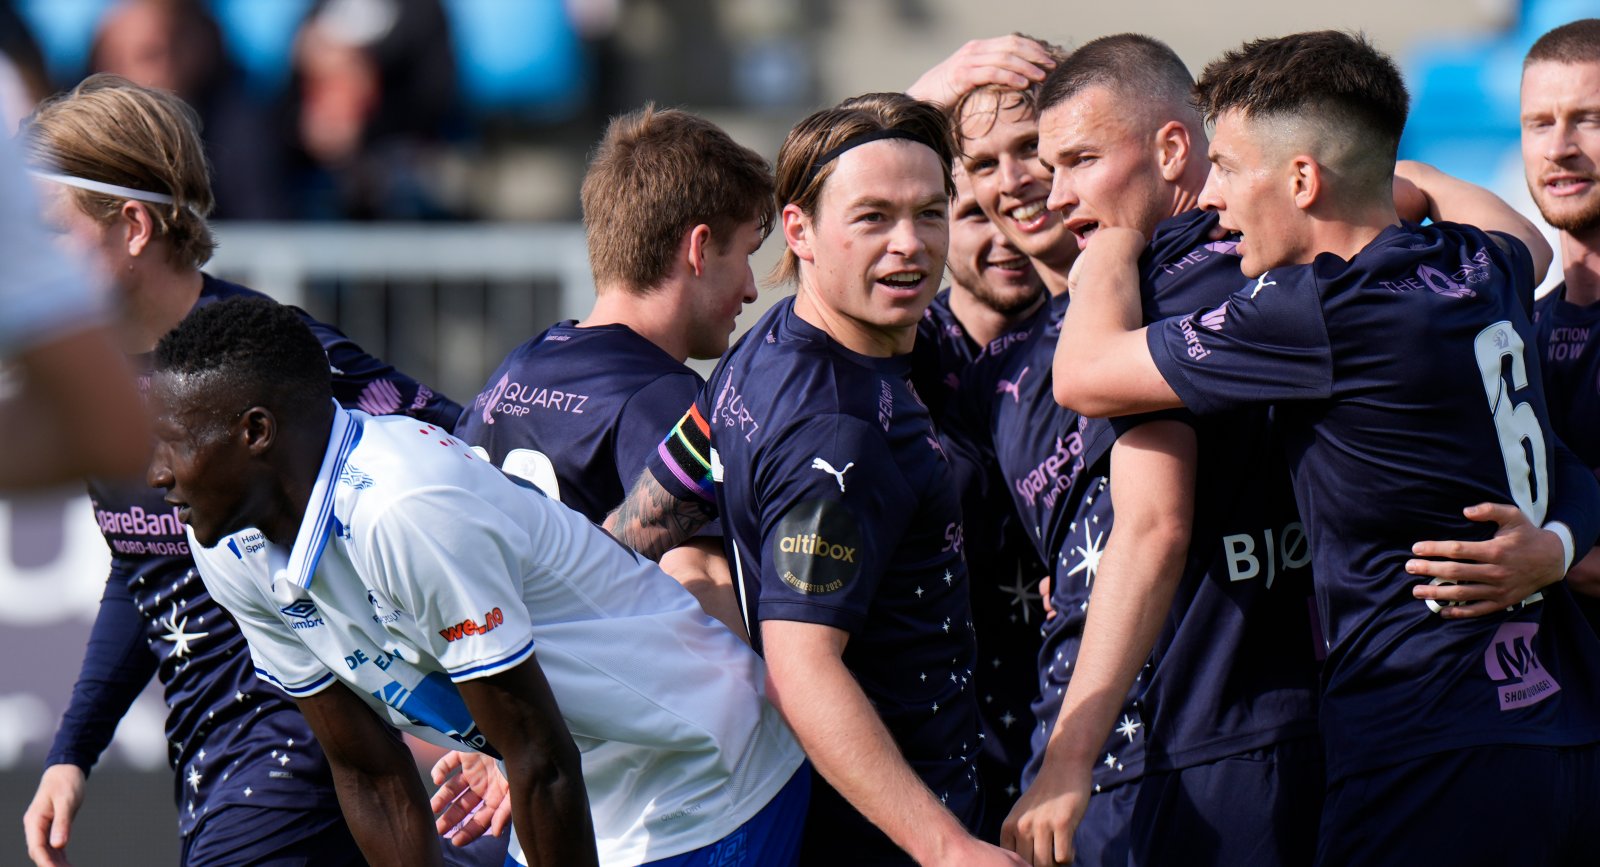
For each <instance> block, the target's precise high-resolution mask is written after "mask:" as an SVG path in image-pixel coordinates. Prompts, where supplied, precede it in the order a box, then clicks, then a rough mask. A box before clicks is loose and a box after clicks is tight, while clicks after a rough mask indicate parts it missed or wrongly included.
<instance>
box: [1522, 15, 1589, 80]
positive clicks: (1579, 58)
mask: <svg viewBox="0 0 1600 867" xmlns="http://www.w3.org/2000/svg"><path fill="white" fill-rule="evenodd" d="M1597 61H1600V18H1580V19H1578V20H1577V21H1573V22H1571V23H1570V24H1563V25H1561V26H1560V27H1557V28H1556V29H1554V30H1552V31H1550V32H1549V33H1546V34H1545V35H1543V36H1541V37H1539V40H1538V41H1537V42H1535V43H1533V47H1532V48H1529V49H1528V56H1527V57H1526V58H1525V59H1524V60H1523V61H1522V68H1523V69H1527V68H1528V67H1529V66H1531V65H1533V64H1535V63H1595V62H1597Z"/></svg>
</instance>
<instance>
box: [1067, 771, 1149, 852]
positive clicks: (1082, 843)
mask: <svg viewBox="0 0 1600 867" xmlns="http://www.w3.org/2000/svg"><path fill="white" fill-rule="evenodd" d="M1138 795H1139V781H1138V780H1134V781H1132V782H1129V783H1124V784H1122V785H1120V786H1117V787H1116V788H1114V789H1112V790H1111V791H1109V792H1098V793H1096V794H1093V795H1090V796H1089V807H1088V809H1086V810H1084V811H1083V821H1081V822H1079V823H1078V831H1077V833H1075V834H1073V835H1072V850H1073V852H1074V853H1076V854H1075V855H1074V857H1073V859H1072V863H1073V864H1074V865H1077V867H1127V865H1128V823H1129V820H1131V819H1132V818H1133V804H1134V800H1135V799H1136V798H1137V797H1138Z"/></svg>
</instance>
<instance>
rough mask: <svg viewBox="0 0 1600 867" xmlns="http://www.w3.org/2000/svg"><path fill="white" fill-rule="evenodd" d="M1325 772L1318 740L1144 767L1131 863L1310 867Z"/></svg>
mask: <svg viewBox="0 0 1600 867" xmlns="http://www.w3.org/2000/svg"><path fill="white" fill-rule="evenodd" d="M1323 768H1324V762H1323V753H1322V742H1321V740H1320V739H1319V738H1317V737H1314V736H1313V737H1301V738H1295V739H1293V740H1288V741H1283V742H1280V743H1276V744H1273V745H1271V746H1269V747H1264V748H1262V749H1259V750H1250V751H1247V752H1243V753H1240V754H1238V755H1233V756H1227V757H1225V758H1221V759H1218V760H1216V761H1214V762H1206V763H1205V764H1200V765H1194V766H1192V767H1187V768H1182V769H1179V770H1175V771H1155V772H1152V771H1150V770H1149V769H1148V768H1147V769H1146V770H1145V775H1144V780H1143V781H1142V782H1141V784H1140V786H1139V797H1138V800H1137V801H1136V803H1135V804H1134V808H1133V819H1132V822H1131V823H1130V830H1131V837H1132V840H1133V843H1132V846H1131V852H1130V858H1129V863H1130V864H1131V865H1134V867H1167V865H1184V867H1205V865H1218V867H1306V865H1310V864H1311V863H1312V858H1313V857H1314V856H1315V854H1316V851H1317V828H1318V824H1319V822H1320V820H1321V814H1322V805H1323V793H1324V791H1325V789H1326V782H1325V780H1326V774H1325V773H1324V770H1323ZM1339 863H1343V864H1366V863H1368V862H1365V861H1362V860H1359V859H1358V860H1352V861H1347V862H1339ZM1416 863H1418V864H1422V863H1434V862H1416Z"/></svg>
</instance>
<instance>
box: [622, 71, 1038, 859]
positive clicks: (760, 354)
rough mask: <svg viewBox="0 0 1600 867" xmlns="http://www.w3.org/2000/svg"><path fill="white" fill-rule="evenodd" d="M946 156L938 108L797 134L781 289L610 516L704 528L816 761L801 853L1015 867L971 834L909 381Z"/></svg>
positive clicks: (935, 459)
mask: <svg viewBox="0 0 1600 867" xmlns="http://www.w3.org/2000/svg"><path fill="white" fill-rule="evenodd" d="M950 154H951V150H950V140H949V132H948V128H947V126H946V123H945V120H944V118H943V116H942V115H941V114H940V113H939V110H938V109H937V108H935V107H934V106H931V105H929V104H927V103H922V102H918V101H916V100H913V99H910V98H908V97H906V96H903V95H900V94H870V95H868V96H864V97H858V98H855V99H852V100H848V101H846V102H845V103H842V104H841V105H839V106H837V107H835V108H832V109H826V110H823V111H820V112H817V113H815V114H813V115H811V116H810V117H808V118H806V119H805V120H803V121H801V122H800V123H799V124H798V125H796V126H795V128H794V129H793V130H792V131H791V132H790V134H789V136H788V138H787V139H786V140H785V142H784V145H783V147H782V149H781V150H780V151H779V155H778V168H777V177H778V200H779V201H780V202H783V203H784V204H783V207H782V209H781V220H782V227H783V233H784V240H785V242H786V244H787V245H788V250H787V251H786V252H785V255H784V259H783V261H782V263H781V264H780V266H779V270H778V272H777V275H778V277H779V278H780V279H783V280H793V281H795V283H796V285H797V291H796V295H795V296H794V298H793V299H791V300H785V301H783V302H780V303H779V304H778V305H776V306H775V307H774V308H773V309H772V310H771V311H770V312H769V313H768V314H767V315H766V316H764V317H763V318H762V319H761V321H760V322H758V323H757V324H756V326H755V327H754V328H752V329H751V331H750V332H749V333H748V334H746V335H745V337H744V338H743V339H741V340H740V342H739V344H738V345H737V346H735V347H734V348H733V350H731V351H730V352H729V354H728V355H727V356H726V357H724V359H723V361H722V363H721V364H720V365H718V367H717V370H716V372H715V373H714V374H713V375H712V377H711V380H710V382H709V383H708V384H707V386H706V388H705V390H703V391H702V392H701V396H700V398H699V400H697V401H696V403H695V406H694V408H693V409H692V410H691V412H690V413H689V414H688V415H687V416H686V417H685V418H684V420H682V421H681V422H680V423H679V428H678V430H677V432H676V433H675V435H674V436H673V437H671V438H669V439H668V440H667V441H666V442H665V443H663V445H662V447H661V450H660V451H659V452H658V460H656V461H652V464H651V467H650V472H648V473H646V474H645V475H643V476H641V478H640V480H639V482H638V483H637V484H636V485H635V487H634V489H633V490H632V491H631V492H630V494H629V498H628V500H627V501H626V502H625V503H624V504H623V506H622V507H621V508H620V509H619V510H618V511H617V512H616V513H614V514H613V515H612V516H611V518H609V519H608V526H609V527H611V528H614V531H615V532H617V533H618V534H619V538H621V539H622V540H623V541H625V542H627V543H628V544H630V545H632V546H633V547H636V548H640V549H642V550H645V551H646V552H647V553H655V552H658V551H659V550H660V549H661V548H662V547H666V546H670V544H674V543H675V542H676V541H677V539H678V538H681V537H682V536H684V535H687V533H688V532H692V530H693V529H694V525H695V524H696V522H697V521H698V520H703V519H704V516H705V515H706V514H708V513H709V512H710V511H711V510H712V509H713V508H714V509H715V510H716V511H717V512H720V514H721V515H722V517H723V521H724V524H723V530H724V532H725V533H726V534H727V536H726V538H727V541H728V549H729V551H730V553H731V555H732V559H733V560H734V563H735V568H736V570H737V574H738V577H739V582H738V584H737V586H738V587H739V588H740V590H741V594H742V595H741V599H740V601H741V604H742V605H743V606H744V611H745V614H746V618H747V620H748V622H749V624H750V627H751V628H750V632H751V637H752V639H753V640H754V642H755V645H756V646H757V647H758V648H759V649H761V650H762V652H763V655H764V656H765V657H766V660H767V666H768V680H769V684H770V694H771V697H772V700H773V701H774V703H776V704H777V705H778V707H779V709H780V710H781V711H782V712H783V714H784V717H785V719H787V720H788V722H789V724H790V725H791V726H792V727H793V728H794V730H795V734H796V735H797V736H798V737H799V739H800V742H801V744H802V746H804V747H805V749H806V753H807V755H808V756H809V757H810V759H811V762H812V765H813V767H814V768H815V769H816V770H817V772H818V779H817V780H816V781H815V782H816V787H815V789H814V790H813V795H812V800H811V812H810V816H809V818H808V820H807V826H806V841H805V849H804V851H803V856H802V857H803V860H804V861H805V862H806V863H813V864H820V863H835V864H838V863H849V864H904V863H909V862H910V861H911V860H913V859H914V860H916V861H917V862H919V863H924V864H1015V863H1018V862H1017V860H1016V859H1015V857H1014V856H1012V855H1011V854H1010V853H1007V852H1004V851H1003V850H1001V849H998V848H996V847H993V846H989V845H987V844H984V843H982V842H980V841H978V840H977V839H976V838H974V837H973V836H972V831H973V830H974V829H976V827H977V823H978V820H979V817H980V815H981V810H982V803H981V793H980V791H979V786H978V782H977V777H976V770H975V768H974V767H973V757H974V754H975V752H976V750H977V749H978V747H979V737H978V736H979V731H978V722H977V708H976V703H975V701H974V699H973V692H972V676H973V670H972V669H973V666H974V664H975V659H974V645H973V637H972V623H971V618H970V611H971V608H970V603H969V601H968V589H967V585H968V579H967V571H966V565H965V563H964V560H963V557H962V549H963V540H962V522H961V515H960V507H959V503H958V500H957V496H958V492H957V491H956V489H955V484H954V480H953V478H952V471H951V468H950V464H949V462H948V460H947V458H946V457H945V454H944V450H943V446H942V444H941V443H940V441H939V439H938V436H937V434H936V433H935V430H934V428H933V426H932V423H931V420H930V418H929V416H928V413H927V410H926V408H925V407H924V406H923V405H922V403H921V402H920V401H919V400H917V398H916V397H915V395H914V394H913V393H912V391H911V388H910V386H909V385H908V379H907V377H908V375H909V373H910V369H909V367H910V366H909V356H908V353H909V352H910V350H911V348H912V343H913V341H914V338H915V334H916V326H917V322H918V320H919V319H920V318H921V316H922V312H923V310H924V309H926V307H927V305H928V302H929V300H930V299H931V298H932V297H933V294H934V291H935V290H936V288H937V280H938V275H939V273H940V271H941V269H942V268H943V265H944V259H945V255H946V249H947V243H948V231H949V229H948V220H947V209H948V204H949V197H950V194H951V192H952V190H951V182H950V176H949V165H950ZM696 501H698V504H696ZM713 502H714V506H713V505H711V504H712V503H713Z"/></svg>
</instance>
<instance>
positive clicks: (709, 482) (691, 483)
mask: <svg viewBox="0 0 1600 867" xmlns="http://www.w3.org/2000/svg"><path fill="white" fill-rule="evenodd" d="M656 451H657V453H658V454H659V455H660V457H661V462H662V463H663V464H665V465H666V467H667V469H668V470H669V471H671V473H672V475H673V477H674V478H676V479H677V480H678V481H679V482H680V483H681V484H682V485H683V486H684V487H685V488H687V489H689V490H690V491H691V492H693V493H694V494H696V495H697V496H699V497H700V498H701V499H703V500H705V501H706V502H708V503H709V502H714V501H715V500H716V496H717V495H716V487H715V482H716V478H715V477H716V475H719V474H718V473H715V472H714V469H716V468H715V467H714V465H715V463H716V452H715V450H713V449H712V448H711V426H710V425H709V424H707V423H706V420H705V416H702V415H701V414H700V408H699V407H698V406H691V407H689V411H688V412H686V413H684V414H683V417H682V418H680V419H678V423H677V424H676V425H673V427H672V432H671V433H669V434H667V438H666V439H664V440H662V441H661V445H660V446H658V447H657V448H656Z"/></svg>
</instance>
